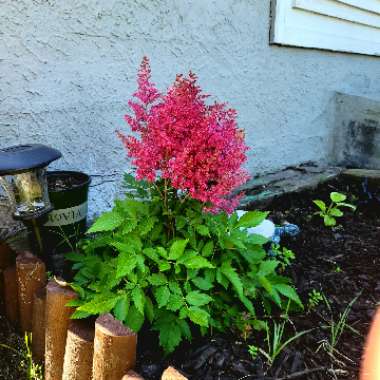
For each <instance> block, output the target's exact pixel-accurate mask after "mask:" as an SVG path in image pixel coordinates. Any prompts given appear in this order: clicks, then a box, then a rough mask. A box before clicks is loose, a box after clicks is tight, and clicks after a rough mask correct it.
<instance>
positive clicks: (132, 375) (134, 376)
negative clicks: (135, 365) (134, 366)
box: [121, 370, 144, 380]
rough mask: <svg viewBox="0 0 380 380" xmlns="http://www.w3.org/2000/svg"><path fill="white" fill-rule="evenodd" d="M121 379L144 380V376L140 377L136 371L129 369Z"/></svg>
mask: <svg viewBox="0 0 380 380" xmlns="http://www.w3.org/2000/svg"><path fill="white" fill-rule="evenodd" d="M121 380H144V378H143V377H141V376H140V375H139V374H138V373H137V372H135V371H132V370H130V371H128V372H127V374H126V375H124V376H123V378H122V379H121Z"/></svg>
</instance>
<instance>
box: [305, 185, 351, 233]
mask: <svg viewBox="0 0 380 380" xmlns="http://www.w3.org/2000/svg"><path fill="white" fill-rule="evenodd" d="M346 199H347V197H346V195H344V194H341V193H337V192H335V191H333V192H331V193H330V200H331V202H330V205H329V206H327V204H326V203H325V202H324V201H322V200H320V199H315V200H313V203H314V204H315V205H316V206H317V207H318V209H319V210H320V211H317V212H316V214H317V215H319V216H320V217H321V218H323V223H324V225H325V226H326V227H334V226H335V225H336V218H340V217H342V216H343V215H344V213H343V211H342V210H341V208H342V207H348V208H351V209H352V210H355V209H356V207H355V206H354V205H352V204H350V203H346V202H345V200H346Z"/></svg>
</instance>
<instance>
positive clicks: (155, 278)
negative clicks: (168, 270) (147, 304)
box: [148, 273, 168, 286]
mask: <svg viewBox="0 0 380 380" xmlns="http://www.w3.org/2000/svg"><path fill="white" fill-rule="evenodd" d="M148 281H149V282H150V284H152V285H153V286H160V285H165V284H166V283H167V282H168V279H167V278H166V276H165V275H164V274H163V273H154V274H152V275H151V276H150V277H149V278H148Z"/></svg>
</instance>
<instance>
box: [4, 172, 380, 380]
mask: <svg viewBox="0 0 380 380" xmlns="http://www.w3.org/2000/svg"><path fill="white" fill-rule="evenodd" d="M364 187H366V186H364ZM377 189H379V186H372V187H371V186H370V187H369V189H368V188H365V190H366V191H364V190H363V186H362V185H361V184H360V183H358V184H347V183H346V182H343V180H339V181H337V180H336V181H333V182H330V183H327V184H324V185H322V186H320V187H319V188H317V189H316V190H313V191H306V192H302V193H300V194H290V195H286V196H282V197H281V198H278V199H276V200H274V201H273V202H272V203H271V204H270V205H269V206H267V207H266V209H268V210H270V211H272V212H271V218H272V219H273V221H274V222H276V223H278V224H283V223H284V222H289V223H295V224H297V225H298V226H299V227H300V229H301V232H300V234H299V235H298V236H297V237H294V238H286V239H283V240H282V242H281V243H282V244H283V245H285V246H286V247H288V248H289V249H291V250H293V251H294V253H295V254H296V259H295V260H294V261H293V264H292V265H291V266H290V267H289V270H288V273H287V275H288V276H290V277H292V279H293V281H294V283H295V285H296V287H297V289H298V292H299V294H300V296H301V298H302V300H303V302H304V304H305V305H307V304H308V299H309V293H310V292H311V291H312V290H316V291H319V292H320V293H321V294H323V295H324V296H325V298H326V300H327V301H326V302H325V301H321V302H320V303H319V304H318V305H317V306H316V307H314V308H311V309H310V310H309V309H308V308H307V306H306V308H305V311H304V312H301V313H296V312H293V313H291V314H290V321H291V322H290V323H289V324H288V325H289V327H288V330H286V332H285V335H286V338H289V337H291V336H292V335H294V334H295V331H297V332H300V331H304V330H308V329H313V330H312V331H311V332H310V333H308V334H305V335H303V336H302V337H300V338H298V339H296V340H294V341H293V342H292V343H291V344H290V345H288V346H287V347H286V348H285V349H284V350H283V351H282V353H281V354H280V355H279V356H278V357H277V359H276V361H275V362H274V364H273V366H272V367H271V368H269V367H268V365H267V362H266V361H265V360H264V358H263V356H262V355H258V356H257V357H256V358H255V359H253V358H252V357H251V356H250V354H249V352H248V346H249V345H252V344H255V345H258V346H260V347H263V348H265V347H266V346H265V345H266V342H265V337H264V335H263V334H262V333H255V334H251V335H250V336H248V337H247V338H246V339H243V337H242V336H240V335H239V334H232V333H231V334H224V335H215V336H213V337H211V338H210V337H195V338H194V340H193V341H192V342H191V343H187V342H185V343H183V344H182V345H181V346H180V347H179V348H178V349H177V350H176V351H175V353H173V354H172V355H170V356H168V357H164V356H163V354H162V351H161V350H160V349H159V347H158V346H157V337H156V336H155V335H154V334H153V333H150V332H148V331H142V332H141V333H140V334H139V344H138V357H137V368H136V371H137V372H139V373H140V374H141V375H142V376H143V377H144V378H145V379H146V380H156V379H160V375H161V373H162V371H163V370H164V369H165V368H166V367H167V366H169V365H172V366H174V367H176V368H177V369H178V370H179V371H181V372H182V373H183V374H184V375H185V376H187V377H188V378H189V379H190V380H244V379H247V380H275V379H276V380H286V379H289V380H290V379H300V380H329V379H348V380H354V379H355V380H356V379H358V373H359V369H360V361H361V355H362V348H363V344H364V339H365V336H366V334H367V332H368V329H369V325H370V323H371V319H372V316H373V314H374V312H375V310H376V307H377V304H378V302H379V299H380V277H379V275H378V272H379V269H380V253H379V245H380V202H379V200H378V199H376V197H378V195H379V193H377V194H376V192H377V191H378V190H377ZM368 190H369V191H370V192H368ZM331 191H339V192H344V193H346V194H348V201H349V202H350V203H354V204H356V205H357V206H358V208H357V210H356V211H355V212H352V211H351V210H350V209H344V212H345V215H344V217H342V218H339V219H338V225H337V226H336V227H334V228H330V227H325V226H324V225H323V222H322V220H321V219H320V217H318V216H313V213H314V212H315V211H316V208H315V206H314V205H313V203H312V200H313V199H323V200H328V197H329V193H330V192H331ZM355 297H358V298H357V299H356V301H355V303H354V304H353V306H352V309H351V311H350V313H349V315H348V318H347V324H348V327H347V326H346V327H345V329H344V331H343V333H342V335H341V338H340V340H339V341H338V344H337V345H336V347H335V350H334V351H333V353H329V351H328V350H327V349H325V347H326V344H325V342H328V341H329V338H330V336H331V334H330V330H329V329H328V328H326V326H328V325H329V324H330V325H331V321H335V322H338V321H339V318H340V315H341V313H343V312H344V310H345V309H346V307H347V305H348V304H349V303H350V302H351V301H353V300H354V299H355ZM328 305H329V306H328ZM277 317H278V316H277ZM277 320H279V318H277ZM0 343H6V344H12V345H13V344H14V345H15V347H16V348H17V347H19V345H20V339H19V338H17V336H16V335H15V334H14V333H13V332H12V330H11V328H10V327H9V325H8V324H7V323H5V321H4V319H3V318H1V319H0ZM15 363H17V355H15V354H14V353H13V352H12V351H9V350H6V349H3V348H0V380H1V379H18V380H21V379H23V377H22V376H21V375H20V373H19V371H18V370H17V364H15ZM12 371H13V372H12Z"/></svg>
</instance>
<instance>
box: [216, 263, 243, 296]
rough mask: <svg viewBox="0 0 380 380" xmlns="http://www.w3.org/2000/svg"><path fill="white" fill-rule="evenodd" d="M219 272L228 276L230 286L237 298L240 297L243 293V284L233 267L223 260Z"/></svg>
mask: <svg viewBox="0 0 380 380" xmlns="http://www.w3.org/2000/svg"><path fill="white" fill-rule="evenodd" d="M220 271H221V273H223V275H224V276H226V277H227V278H228V280H229V281H230V282H231V284H232V286H233V287H234V288H235V290H236V292H237V294H238V296H239V298H242V297H243V295H244V292H243V284H242V282H241V280H240V277H239V275H238V274H237V273H236V271H235V269H234V268H233V267H232V266H231V263H229V262H224V263H223V264H222V266H221V267H220Z"/></svg>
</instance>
